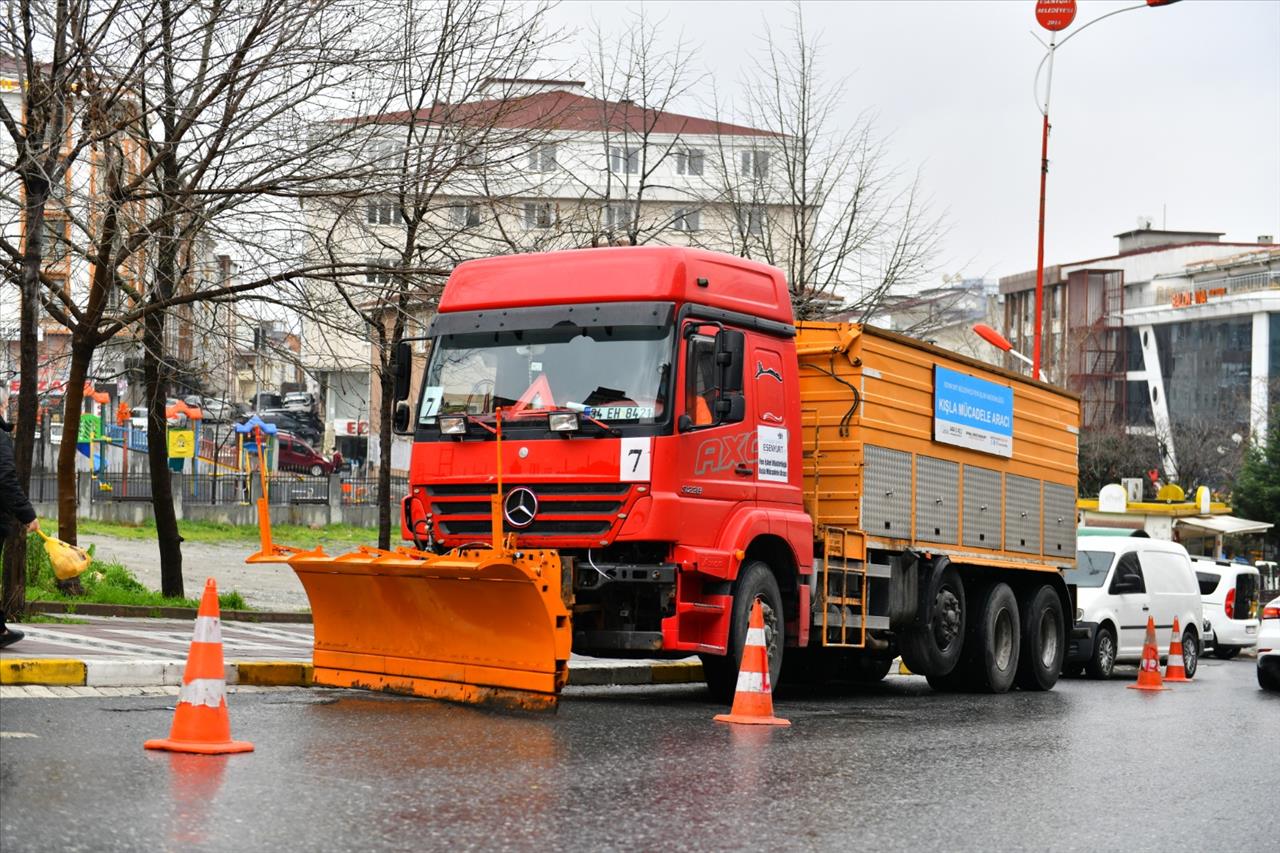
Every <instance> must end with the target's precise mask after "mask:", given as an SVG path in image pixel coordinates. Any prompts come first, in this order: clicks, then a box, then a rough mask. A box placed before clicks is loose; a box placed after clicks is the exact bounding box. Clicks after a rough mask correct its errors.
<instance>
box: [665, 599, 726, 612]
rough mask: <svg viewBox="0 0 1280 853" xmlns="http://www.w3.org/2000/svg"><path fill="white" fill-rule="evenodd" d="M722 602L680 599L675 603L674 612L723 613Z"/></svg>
mask: <svg viewBox="0 0 1280 853" xmlns="http://www.w3.org/2000/svg"><path fill="white" fill-rule="evenodd" d="M724 611H725V606H724V605H723V604H713V603H711V602H706V601H680V602H677V603H676V613H723V612H724Z"/></svg>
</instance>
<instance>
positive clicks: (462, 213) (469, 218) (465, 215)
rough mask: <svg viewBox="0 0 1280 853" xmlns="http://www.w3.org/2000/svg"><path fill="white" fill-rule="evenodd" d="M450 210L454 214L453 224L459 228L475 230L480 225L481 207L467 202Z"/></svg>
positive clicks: (452, 206)
mask: <svg viewBox="0 0 1280 853" xmlns="http://www.w3.org/2000/svg"><path fill="white" fill-rule="evenodd" d="M450 210H451V211H452V213H453V224H454V225H456V226H458V227H459V228H474V227H475V226H477V225H479V224H480V205H478V204H475V203H472V202H465V203H463V204H455V205H451V207H450Z"/></svg>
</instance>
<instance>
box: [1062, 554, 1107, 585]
mask: <svg viewBox="0 0 1280 853" xmlns="http://www.w3.org/2000/svg"><path fill="white" fill-rule="evenodd" d="M1114 556H1115V554H1113V553H1111V552H1110V551H1077V552H1076V567H1075V568H1074V569H1067V570H1066V571H1064V572H1063V573H1062V577H1063V579H1064V580H1065V581H1066V582H1067V583H1073V584H1075V585H1076V586H1078V587H1099V586H1102V584H1103V582H1104V581H1105V580H1106V579H1107V570H1108V569H1110V568H1111V558H1112V557H1114Z"/></svg>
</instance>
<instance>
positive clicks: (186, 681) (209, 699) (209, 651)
mask: <svg viewBox="0 0 1280 853" xmlns="http://www.w3.org/2000/svg"><path fill="white" fill-rule="evenodd" d="M143 746H145V747H146V748H147V749H168V750H171V751H173V752H199V753H203V754H205V755H218V754H221V753H224V752H251V751H252V750H253V744H251V743H247V742H245V741H242V740H232V739H231V718H230V717H228V716H227V684H226V680H225V679H224V678H223V674H222V626H221V623H220V622H219V619H218V586H217V584H215V583H214V582H213V578H209V580H207V581H205V585H204V595H203V596H202V597H201V599H200V610H199V612H198V613H197V614H196V629H195V636H194V637H193V638H192V640H191V654H189V655H188V656H187V668H186V670H184V671H183V673H182V690H181V691H180V692H179V693H178V708H177V710H176V711H175V712H174V715H173V728H171V729H170V730H169V737H167V738H163V739H159V740H149V741H147V742H146V743H144V744H143Z"/></svg>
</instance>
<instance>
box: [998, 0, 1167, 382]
mask: <svg viewBox="0 0 1280 853" xmlns="http://www.w3.org/2000/svg"><path fill="white" fill-rule="evenodd" d="M1177 2H1178V0H1145V2H1143V3H1139V4H1137V5H1136V6H1126V7H1124V8H1123V9H1115V10H1113V11H1110V12H1107V13H1106V14H1105V15H1099V16H1098V17H1096V18H1094V19H1093V20H1092V21H1089V22H1088V23H1087V24H1082V25H1081V26H1079V27H1077V28H1076V29H1075V30H1073V31H1072V32H1071V33H1069V34H1068V35H1067V36H1066V37H1065V38H1064V39H1063V40H1062V41H1061V42H1058V41H1057V38H1058V32H1059V31H1060V30H1064V29H1066V28H1067V27H1069V26H1070V25H1071V22H1072V21H1074V20H1075V17H1076V3H1075V0H1037V2H1036V20H1037V21H1038V22H1039V23H1040V26H1042V27H1044V28H1045V29H1046V30H1048V31H1049V43H1048V44H1045V43H1044V40H1042V39H1041V38H1040V37H1039V36H1036V37H1035V38H1036V41H1039V42H1040V44H1041V45H1043V46H1044V48H1045V55H1044V58H1043V59H1041V60H1040V65H1039V67H1037V68H1036V79H1035V84H1034V89H1035V92H1036V108H1037V109H1039V110H1040V116H1041V134H1040V221H1039V226H1038V230H1037V234H1036V305H1035V309H1036V312H1035V313H1036V327H1035V335H1034V343H1033V345H1032V351H1031V375H1032V376H1036V377H1039V376H1041V372H1040V357H1041V340H1042V338H1043V336H1044V196H1045V183H1046V180H1047V179H1048V177H1049V93H1050V90H1051V89H1052V88H1053V57H1054V54H1056V53H1057V51H1058V49H1059V48H1061V47H1062V46H1064V45H1065V44H1066V43H1067V42H1069V41H1071V39H1072V38H1074V37H1075V36H1076V35H1078V34H1079V33H1081V32H1083V31H1084V30H1086V29H1088V28H1089V27H1091V26H1093V25H1094V24H1096V23H1098V22H1099V21H1101V20H1104V19H1106V18H1110V17H1112V16H1113V15H1119V14H1120V13H1121V12H1132V11H1133V10H1134V9H1145V8H1147V7H1148V6H1153V7H1154V6H1168V5H1170V4H1173V3H1177ZM1032 35H1035V33H1034V32H1033V33H1032ZM1046 65H1048V72H1047V74H1046V75H1045V86H1044V103H1043V105H1042V104H1041V102H1040V96H1039V92H1040V72H1041V71H1044V70H1045V66H1046ZM1009 351H1010V352H1012V349H1011V350H1009Z"/></svg>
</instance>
